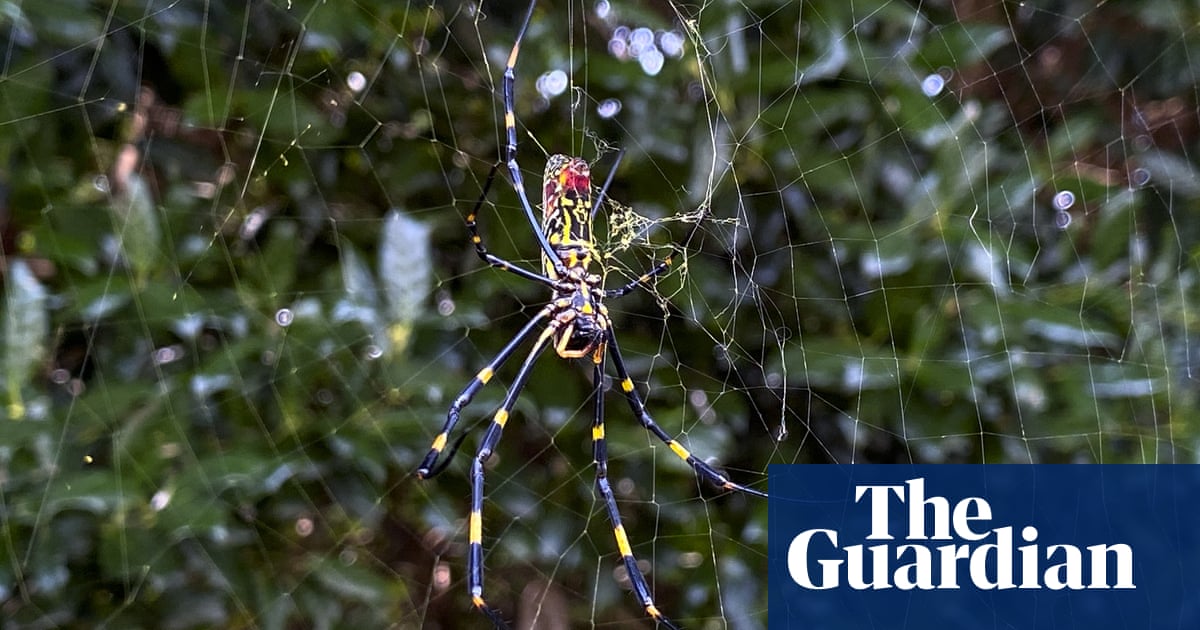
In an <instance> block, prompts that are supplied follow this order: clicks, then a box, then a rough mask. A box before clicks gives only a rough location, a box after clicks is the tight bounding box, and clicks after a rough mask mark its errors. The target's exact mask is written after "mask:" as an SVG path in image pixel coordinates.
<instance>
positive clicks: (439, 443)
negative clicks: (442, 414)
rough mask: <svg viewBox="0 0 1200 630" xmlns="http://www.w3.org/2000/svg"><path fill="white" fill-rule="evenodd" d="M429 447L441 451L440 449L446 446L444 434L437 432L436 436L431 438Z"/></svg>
mask: <svg viewBox="0 0 1200 630" xmlns="http://www.w3.org/2000/svg"><path fill="white" fill-rule="evenodd" d="M430 448H432V449H433V450H435V451H437V452H439V453H441V452H442V449H444V448H446V434H445V433H439V434H438V436H437V437H435V438H433V446H431V447H430Z"/></svg>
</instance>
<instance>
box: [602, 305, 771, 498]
mask: <svg viewBox="0 0 1200 630" xmlns="http://www.w3.org/2000/svg"><path fill="white" fill-rule="evenodd" d="M608 348H609V351H610V353H611V355H612V360H613V365H614V366H616V369H617V376H618V377H620V379H621V391H622V392H624V393H625V399H626V400H627V401H629V408H630V409H632V410H633V415H635V416H637V419H638V421H639V422H641V423H642V426H643V427H645V429H646V430H647V431H649V432H651V433H653V434H654V436H655V437H657V438H658V439H660V440H662V442H663V443H664V444H666V445H667V447H668V448H670V449H671V451H672V452H673V453H675V455H677V456H678V457H679V459H682V460H683V461H684V462H686V463H687V464H688V465H689V466H691V467H692V469H693V470H695V471H696V475H697V476H698V477H702V478H704V479H707V480H708V481H711V482H713V483H715V484H717V485H718V486H721V487H722V488H725V489H726V490H737V491H738V492H744V493H746V494H752V495H754V496H756V497H764V498H765V497H766V496H767V493H765V492H762V491H761V490H755V489H754V488H749V487H746V486H743V485H742V484H740V483H736V482H733V481H730V480H729V478H728V477H726V476H725V475H723V474H721V473H720V472H718V471H717V470H716V469H715V468H713V467H712V466H709V465H708V464H707V463H705V462H704V460H702V459H699V458H697V457H696V456H695V455H692V453H691V452H690V451H688V450H687V449H686V448H684V446H683V445H682V444H680V443H679V442H678V441H677V440H674V439H672V438H671V436H669V435H667V432H666V431H663V429H662V427H660V426H658V423H656V422H655V421H654V418H651V417H650V414H649V413H648V412H647V411H646V405H645V403H643V402H642V397H641V396H639V395H638V393H637V389H635V388H634V386H633V380H632V379H630V378H629V370H627V369H626V368H625V361H623V360H622V359H621V350H620V348H618V347H617V337H616V335H615V334H613V330H612V328H609V329H608Z"/></svg>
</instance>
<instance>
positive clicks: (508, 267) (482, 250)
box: [466, 164, 560, 289]
mask: <svg viewBox="0 0 1200 630" xmlns="http://www.w3.org/2000/svg"><path fill="white" fill-rule="evenodd" d="M499 169H500V165H499V164H493V165H492V170H491V171H489V172H488V176H487V181H485V182H484V184H483V192H482V193H480V195H479V200H478V201H476V202H475V207H474V208H472V209H471V214H468V215H467V218H466V223H467V231H468V232H470V234H471V243H472V244H474V245H475V253H476V254H478V255H479V257H480V258H481V259H483V262H485V263H487V264H489V265H491V266H493V267H496V268H497V269H502V270H504V271H507V272H510V273H514V274H516V275H518V276H521V277H522V278H525V279H526V280H533V281H534V282H540V283H542V284H544V285H546V286H548V287H550V288H552V289H557V288H559V287H560V283H559V282H556V281H554V280H553V279H551V278H548V277H546V276H543V275H542V274H540V273H537V272H534V271H529V270H528V269H524V268H522V267H518V266H517V265H514V264H513V263H510V262H508V261H507V260H504V259H503V258H501V257H499V256H497V255H495V254H493V253H491V252H489V251H488V250H487V246H486V245H484V244H483V237H482V236H480V235H479V224H478V222H477V221H478V218H479V211H480V209H482V208H483V202H484V201H486V200H487V196H488V191H490V190H491V189H492V182H493V181H494V180H495V179H496V171H498V170H499Z"/></svg>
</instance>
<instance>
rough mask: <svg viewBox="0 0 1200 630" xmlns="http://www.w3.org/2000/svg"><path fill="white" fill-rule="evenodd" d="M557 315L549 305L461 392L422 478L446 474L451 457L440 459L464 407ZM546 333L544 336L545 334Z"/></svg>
mask: <svg viewBox="0 0 1200 630" xmlns="http://www.w3.org/2000/svg"><path fill="white" fill-rule="evenodd" d="M553 312H554V307H553V305H547V306H546V307H545V308H543V309H542V310H540V311H538V313H537V315H534V316H533V319H531V320H529V323H527V324H525V327H524V328H522V329H521V331H520V332H518V333H517V334H516V336H514V337H513V338H512V340H511V341H509V342H508V345H506V346H504V348H502V349H501V350H500V352H499V353H497V354H496V357H495V358H494V359H492V362H491V363H488V364H487V366H486V367H484V368H483V369H482V370H479V373H478V374H476V375H475V378H473V379H471V382H470V383H469V384H468V385H467V386H466V387H465V388H464V389H463V390H462V392H461V393H459V395H458V398H455V399H454V402H453V403H452V404H451V405H450V411H449V413H447V414H446V423H445V424H444V425H442V431H441V432H440V433H438V435H437V437H435V438H434V439H433V445H432V446H431V447H430V448H429V453H428V454H427V455H425V459H423V460H421V465H420V467H418V468H417V476H418V477H420V478H422V479H429V478H430V477H433V476H435V475H437V474H438V473H440V472H442V470H444V469H445V468H446V464H448V463H449V462H450V458H449V457H447V458H446V459H445V460H444V461H442V462H441V463H440V464H438V462H437V460H438V457H439V456H440V455H441V453H442V451H443V450H444V449H445V448H446V440H447V439H448V438H449V437H450V432H451V431H452V430H454V427H455V425H457V424H458V418H459V415H460V414H461V413H462V410H463V407H466V406H467V405H468V404H470V403H471V399H473V398H475V394H477V393H478V392H479V390H480V389H483V386H484V385H487V383H488V381H490V380H491V379H492V376H493V375H495V373H496V370H498V369H499V368H500V366H501V365H503V364H504V362H505V361H507V360H508V358H509V357H511V356H512V354H513V352H516V350H517V347H518V346H520V345H521V342H523V341H525V338H526V337H528V336H529V334H530V333H531V332H533V330H534V328H536V327H537V326H538V324H540V323H542V321H543V320H545V319H546V318H547V317H549V316H550V314H551V313H553ZM542 334H543V335H544V334H545V333H542ZM455 448H457V444H456V445H455Z"/></svg>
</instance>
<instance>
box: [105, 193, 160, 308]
mask: <svg viewBox="0 0 1200 630" xmlns="http://www.w3.org/2000/svg"><path fill="white" fill-rule="evenodd" d="M110 210H111V213H112V222H113V230H114V231H115V232H116V236H117V242H118V244H119V246H120V248H121V253H122V254H123V255H124V256H125V262H126V263H127V264H128V265H129V267H130V269H131V270H132V271H133V278H134V284H135V285H136V286H139V287H141V286H144V285H145V283H146V280H147V279H149V278H150V276H151V275H153V274H154V273H155V272H156V271H157V270H158V269H159V266H160V265H161V264H162V261H163V252H162V248H161V243H162V229H161V228H160V227H159V222H158V212H157V210H156V208H155V206H154V197H153V195H152V193H151V192H150V187H149V185H148V184H147V183H146V180H144V179H142V177H141V176H140V175H138V174H136V173H133V174H130V175H129V176H128V177H127V178H126V179H125V181H124V182H123V189H122V190H121V192H119V193H117V194H114V195H113V202H112V205H111V206H110Z"/></svg>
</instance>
